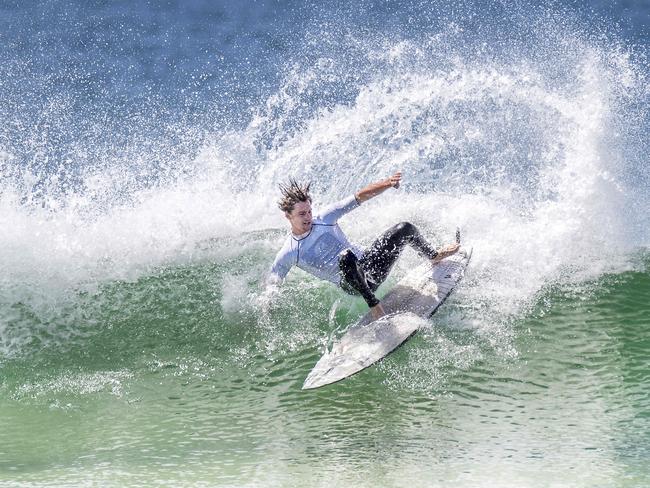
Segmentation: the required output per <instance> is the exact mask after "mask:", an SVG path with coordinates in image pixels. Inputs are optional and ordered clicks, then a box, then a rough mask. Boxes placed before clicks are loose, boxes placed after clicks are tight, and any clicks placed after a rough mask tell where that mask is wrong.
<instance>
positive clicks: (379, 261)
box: [339, 222, 438, 307]
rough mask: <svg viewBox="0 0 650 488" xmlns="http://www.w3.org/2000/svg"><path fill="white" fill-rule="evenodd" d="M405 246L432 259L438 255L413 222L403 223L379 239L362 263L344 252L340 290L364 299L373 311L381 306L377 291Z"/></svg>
mask: <svg viewBox="0 0 650 488" xmlns="http://www.w3.org/2000/svg"><path fill="white" fill-rule="evenodd" d="M406 244H410V245H411V246H412V247H413V248H414V249H415V250H416V251H418V252H419V253H420V254H422V255H424V256H426V257H428V258H430V259H433V258H434V257H435V256H436V255H437V254H438V253H437V252H436V250H435V249H434V248H433V247H432V246H431V245H430V244H429V243H428V242H427V241H426V240H425V239H424V237H422V235H421V234H420V231H418V229H417V227H415V226H414V225H413V224H411V223H410V222H401V223H399V224H397V225H394V226H393V227H391V228H390V229H388V230H387V231H386V232H384V233H383V234H382V235H380V236H379V237H378V238H377V240H375V242H373V243H372V245H371V246H370V247H369V248H368V249H366V251H365V252H364V254H363V257H362V258H361V259H357V257H356V255H355V254H354V253H353V252H352V250H350V249H346V250H344V251H343V252H341V254H340V255H339V269H340V271H341V287H342V288H343V289H344V290H345V291H346V292H348V293H350V294H353V295H361V296H362V297H363V299H364V300H365V301H366V303H367V304H368V306H369V307H374V306H375V305H377V304H378V303H379V300H377V297H376V296H375V294H374V291H375V290H377V288H379V285H381V284H382V283H383V282H384V280H385V279H386V278H387V277H388V273H390V270H391V269H392V267H393V265H394V264H395V261H397V258H398V257H399V255H400V253H401V252H402V250H403V249H404V246H406Z"/></svg>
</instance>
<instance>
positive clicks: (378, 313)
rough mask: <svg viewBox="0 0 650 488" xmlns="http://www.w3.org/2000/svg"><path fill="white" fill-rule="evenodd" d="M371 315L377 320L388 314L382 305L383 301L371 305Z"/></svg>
mask: <svg viewBox="0 0 650 488" xmlns="http://www.w3.org/2000/svg"><path fill="white" fill-rule="evenodd" d="M370 315H372V319H373V320H377V319H380V318H382V317H383V316H384V315H386V312H384V307H382V306H381V303H378V304H377V305H375V306H374V307H370Z"/></svg>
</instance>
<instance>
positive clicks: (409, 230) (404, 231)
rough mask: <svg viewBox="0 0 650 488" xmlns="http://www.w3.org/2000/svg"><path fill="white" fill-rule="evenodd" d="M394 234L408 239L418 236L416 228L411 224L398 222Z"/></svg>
mask: <svg viewBox="0 0 650 488" xmlns="http://www.w3.org/2000/svg"><path fill="white" fill-rule="evenodd" d="M395 234H396V235H398V236H400V237H409V236H414V235H417V234H418V228H417V227H416V226H414V225H413V224H412V223H411V222H406V221H405V222H400V223H399V224H397V225H396V226H395Z"/></svg>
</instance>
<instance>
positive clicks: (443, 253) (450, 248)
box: [431, 242, 460, 264]
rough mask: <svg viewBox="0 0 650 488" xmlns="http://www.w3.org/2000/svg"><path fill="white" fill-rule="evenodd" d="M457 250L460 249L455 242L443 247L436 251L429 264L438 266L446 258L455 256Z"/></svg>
mask: <svg viewBox="0 0 650 488" xmlns="http://www.w3.org/2000/svg"><path fill="white" fill-rule="evenodd" d="M458 249H460V244H458V243H457V242H454V243H453V244H448V245H446V246H443V247H441V248H440V249H438V255H437V256H436V257H435V258H433V259H432V260H431V262H432V263H433V264H438V263H439V262H440V261H442V260H443V259H445V258H446V257H448V256H451V255H452V254H456V253H457V252H458Z"/></svg>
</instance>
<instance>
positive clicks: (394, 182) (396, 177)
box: [388, 171, 402, 189]
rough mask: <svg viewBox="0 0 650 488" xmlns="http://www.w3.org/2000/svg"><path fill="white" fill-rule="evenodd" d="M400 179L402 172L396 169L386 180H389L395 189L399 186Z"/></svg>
mask: <svg viewBox="0 0 650 488" xmlns="http://www.w3.org/2000/svg"><path fill="white" fill-rule="evenodd" d="M401 180H402V172H401V171H398V172H397V173H395V174H394V175H393V176H391V177H390V178H388V181H389V182H390V186H392V187H393V188H395V189H397V188H399V183H400V181H401Z"/></svg>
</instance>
